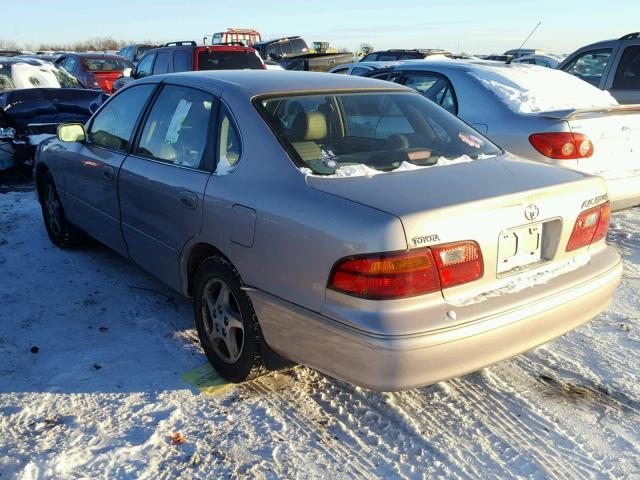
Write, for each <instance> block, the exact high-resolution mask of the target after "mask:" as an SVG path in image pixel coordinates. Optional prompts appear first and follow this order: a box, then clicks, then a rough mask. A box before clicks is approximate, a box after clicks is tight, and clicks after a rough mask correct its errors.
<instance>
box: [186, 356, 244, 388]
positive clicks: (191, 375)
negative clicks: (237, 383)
mask: <svg viewBox="0 0 640 480" xmlns="http://www.w3.org/2000/svg"><path fill="white" fill-rule="evenodd" d="M181 378H182V380H183V381H185V382H186V383H188V384H189V385H191V386H193V387H196V388H197V389H198V390H200V391H201V392H202V393H206V394H207V395H218V394H220V393H222V392H225V391H227V390H229V389H230V388H231V387H233V384H232V383H228V382H227V381H226V380H225V379H224V378H222V377H221V376H220V374H219V373H218V372H216V371H215V370H214V369H213V367H212V366H211V364H209V363H205V364H204V365H201V366H199V367H196V368H194V369H193V370H189V371H188V372H185V373H183V374H182V375H181Z"/></svg>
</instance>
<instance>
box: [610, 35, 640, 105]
mask: <svg viewBox="0 0 640 480" xmlns="http://www.w3.org/2000/svg"><path fill="white" fill-rule="evenodd" d="M609 91H610V92H611V94H612V95H613V96H614V97H615V98H616V100H618V102H620V103H640V44H639V45H633V46H628V47H626V48H624V50H622V55H621V56H620V61H619V62H618V65H617V68H616V70H615V74H614V76H613V83H612V84H611V87H610V88H609Z"/></svg>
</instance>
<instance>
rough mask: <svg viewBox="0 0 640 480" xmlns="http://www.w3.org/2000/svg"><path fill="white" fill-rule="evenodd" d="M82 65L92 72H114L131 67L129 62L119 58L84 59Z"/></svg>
mask: <svg viewBox="0 0 640 480" xmlns="http://www.w3.org/2000/svg"><path fill="white" fill-rule="evenodd" d="M82 63H84V64H85V66H86V67H87V68H88V69H89V71H91V72H112V71H115V70H124V69H125V68H128V67H131V64H130V63H129V62H128V61H126V60H120V59H118V58H83V59H82Z"/></svg>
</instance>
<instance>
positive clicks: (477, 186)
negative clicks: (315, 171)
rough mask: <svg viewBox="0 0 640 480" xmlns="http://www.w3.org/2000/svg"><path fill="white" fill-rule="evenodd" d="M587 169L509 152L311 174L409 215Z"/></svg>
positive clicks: (559, 180)
mask: <svg viewBox="0 0 640 480" xmlns="http://www.w3.org/2000/svg"><path fill="white" fill-rule="evenodd" d="M584 177H585V175H584V174H582V173H580V172H576V171H572V170H567V169H561V168H557V167H552V166H549V165H543V164H539V163H534V162H530V161H527V160H522V159H519V158H517V157H512V156H510V155H502V156H499V157H495V158H490V159H483V160H475V161H472V162H466V163H457V164H451V165H444V166H438V167H431V168H424V169H418V170H408V171H402V172H388V173H383V174H379V175H373V176H370V177H367V176H359V177H346V178H336V177H322V176H313V175H309V176H307V184H308V185H309V186H311V187H313V188H315V189H318V190H321V191H323V192H326V193H330V194H332V195H337V196H339V197H343V198H346V199H349V200H352V201H354V202H358V203H361V204H364V205H367V206H370V207H373V208H376V209H378V210H381V211H384V212H388V213H391V214H393V215H397V216H398V217H404V216H406V215H410V214H413V213H416V212H419V211H423V210H434V209H440V208H445V207H450V206H454V205H459V204H464V203H471V202H477V201H479V200H486V199H490V198H492V197H500V196H504V195H509V194H514V193H518V192H525V191H530V190H537V189H541V188H545V187H550V186H553V185H559V184H563V183H566V182H572V181H576V180H580V179H583V178H584Z"/></svg>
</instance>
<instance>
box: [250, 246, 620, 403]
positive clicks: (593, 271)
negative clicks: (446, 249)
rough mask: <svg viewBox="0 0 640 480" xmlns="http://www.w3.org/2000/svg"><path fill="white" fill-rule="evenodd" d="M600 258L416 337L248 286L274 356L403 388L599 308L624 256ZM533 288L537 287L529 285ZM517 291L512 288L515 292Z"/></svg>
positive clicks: (527, 345) (569, 324)
mask: <svg viewBox="0 0 640 480" xmlns="http://www.w3.org/2000/svg"><path fill="white" fill-rule="evenodd" d="M598 256H599V258H598V261H591V262H590V263H589V264H588V265H586V266H584V267H583V268H581V269H580V270H579V271H576V272H572V274H577V275H580V276H581V278H580V279H579V280H580V281H579V282H577V283H576V282H575V280H576V278H575V275H574V278H573V281H572V282H571V286H570V288H566V286H565V288H564V289H563V288H562V284H563V281H562V277H558V278H556V279H554V280H552V281H551V282H550V283H555V284H557V288H556V289H555V290H554V291H553V293H552V294H549V295H548V296H546V297H544V298H542V299H540V300H537V301H534V302H526V301H525V302H523V304H522V305H518V306H516V307H514V308H510V309H505V310H504V311H502V312H500V313H497V314H496V313H495V312H494V313H492V314H491V315H483V313H482V308H481V305H482V304H480V305H474V306H470V307H463V308H462V309H459V310H463V309H465V308H471V309H472V310H473V312H474V316H475V318H474V319H472V320H471V321H467V322H465V323H464V324H462V325H458V326H453V327H449V328H440V329H438V330H433V331H427V332H424V333H420V334H415V335H402V336H399V335H374V334H370V333H367V332H365V331H362V330H357V329H355V328H354V327H352V326H347V325H345V324H343V323H339V322H336V321H334V320H332V319H330V318H328V317H326V316H323V315H320V314H318V313H315V312H311V311H309V310H307V309H304V308H302V307H299V306H297V305H293V304H291V303H288V302H286V301H284V300H282V299H279V298H276V297H273V296H271V295H269V294H267V293H265V292H262V291H259V290H253V289H250V290H249V295H250V297H251V299H252V301H253V305H254V307H255V310H256V313H257V315H258V318H259V320H260V325H261V327H262V331H263V334H264V337H265V340H266V342H267V343H268V344H269V346H270V347H271V348H272V349H273V350H274V351H275V352H277V353H279V354H280V355H282V356H284V357H286V358H288V359H290V360H293V361H296V362H298V363H301V364H303V365H307V366H309V367H311V368H314V369H316V370H319V371H321V372H323V373H326V374H328V375H330V376H332V377H335V378H339V379H342V380H346V381H348V382H351V383H354V384H357V385H361V386H364V387H367V388H371V389H374V390H381V391H392V390H402V389H407V388H413V387H417V386H423V385H429V384H432V383H436V382H439V381H442V380H446V379H448V378H452V377H456V376H459V375H463V374H465V373H469V372H473V371H476V370H479V369H481V368H484V367H486V366H488V365H491V364H493V363H496V362H498V361H500V360H504V359H506V358H509V357H512V356H515V355H518V354H520V353H523V352H526V351H528V350H531V349H532V348H535V347H536V346H538V345H541V344H543V343H545V342H548V341H550V340H553V339H554V338H557V337H559V336H561V335H563V334H565V333H567V332H569V331H571V330H573V329H575V328H577V327H578V326H580V325H582V324H583V323H585V322H587V321H588V320H590V319H592V318H593V317H594V316H596V315H597V314H599V313H600V312H601V311H602V310H604V309H605V308H606V307H607V305H608V304H609V302H610V301H611V298H612V296H613V293H614V291H615V289H616V287H617V286H618V284H619V282H620V278H621V276H622V262H621V260H620V257H619V256H618V254H617V253H616V252H615V251H614V250H613V249H611V248H606V249H604V250H603V251H602V252H599V254H598ZM533 288H537V287H533ZM521 294H522V292H520V293H516V294H513V295H514V296H518V295H521Z"/></svg>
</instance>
